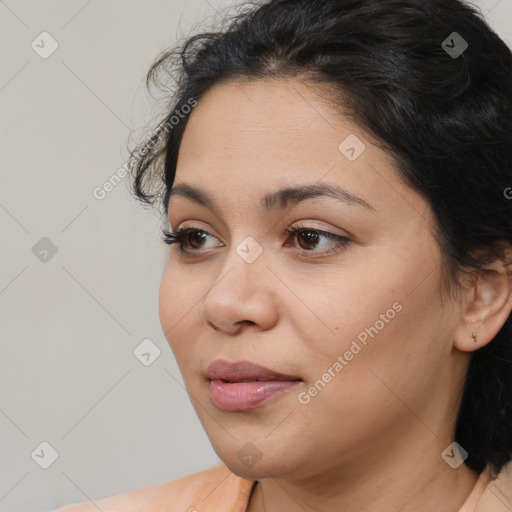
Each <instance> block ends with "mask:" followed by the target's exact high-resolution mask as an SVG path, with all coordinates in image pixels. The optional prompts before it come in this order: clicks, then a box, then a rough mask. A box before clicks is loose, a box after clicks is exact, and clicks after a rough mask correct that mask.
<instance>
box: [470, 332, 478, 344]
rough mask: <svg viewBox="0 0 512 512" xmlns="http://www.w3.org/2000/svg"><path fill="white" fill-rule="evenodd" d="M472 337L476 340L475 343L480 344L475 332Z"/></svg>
mask: <svg viewBox="0 0 512 512" xmlns="http://www.w3.org/2000/svg"><path fill="white" fill-rule="evenodd" d="M471 337H472V338H473V339H474V340H475V343H478V342H477V340H476V333H475V332H474V333H473V334H472V335H471Z"/></svg>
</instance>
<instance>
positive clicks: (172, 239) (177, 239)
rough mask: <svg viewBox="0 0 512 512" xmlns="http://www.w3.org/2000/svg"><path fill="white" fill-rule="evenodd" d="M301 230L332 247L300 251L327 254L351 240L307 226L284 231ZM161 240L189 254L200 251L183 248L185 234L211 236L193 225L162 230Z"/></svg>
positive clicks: (291, 233)
mask: <svg viewBox="0 0 512 512" xmlns="http://www.w3.org/2000/svg"><path fill="white" fill-rule="evenodd" d="M303 232H314V233H317V234H318V235H320V236H324V237H326V238H328V239H330V240H333V241H334V242H335V243H334V248H333V249H332V248H331V249H329V250H324V251H314V250H306V249H296V250H298V251H300V252H305V253H318V254H320V255H322V256H326V255H328V254H333V253H337V252H339V251H341V250H343V249H344V248H345V247H346V246H347V245H348V244H349V243H350V242H351V240H350V239H349V238H347V237H345V236H340V235H335V234H334V233H329V232H327V231H322V230H320V229H314V228H308V227H306V226H292V227H291V228H290V229H287V230H286V233H287V234H288V235H289V236H290V237H293V236H295V235H296V234H298V233H303ZM162 233H163V242H164V243H165V244H167V245H173V244H176V243H177V244H179V246H178V248H179V250H180V252H181V253H182V254H189V253H194V252H200V251H201V249H192V250H190V249H184V248H183V242H184V240H186V238H187V236H188V235H190V234H191V233H204V234H206V235H209V236H213V235H212V234H211V233H208V232H207V231H204V230H203V229H198V228H194V227H184V228H181V229H177V230H176V231H167V230H163V231H162Z"/></svg>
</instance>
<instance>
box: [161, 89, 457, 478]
mask: <svg viewBox="0 0 512 512" xmlns="http://www.w3.org/2000/svg"><path fill="white" fill-rule="evenodd" d="M363 144H364V146H363ZM184 184H186V185H188V186H190V187H194V188H197V189H200V190H201V192H202V194H204V195H205V196H208V197H209V198H210V199H211V201H212V202H213V203H214V204H215V208H214V209H210V207H209V206H205V205H202V204H199V203H198V202H196V201H194V200H192V199H190V198H189V197H185V196H184V195H183V194H175V195H173V196H172V197H171V200H170V203H169V219H170V222H171V226H172V228H173V229H174V230H177V229H180V228H182V227H193V228H194V229H197V230H198V231H200V233H199V234H195V235H194V234H192V235H190V236H189V237H188V238H185V241H184V242H183V248H184V249H185V250H188V251H189V252H188V253H181V252H180V249H179V244H174V245H172V246H171V248H170V255H169V259H168V262H167V265H166V268H165V271H164V274H163V277H162V283H161V289H160V297H159V299H160V318H161V323H162V327H163V330H164V333H165V335H166V337H167V340H168V342H169V344H170V346H171V348H172V351H173V353H174V355H175V357H176V360H177V362H178V365H179V367H180V370H181V372H182V375H183V378H184V381H185V384H186V386H187V390H188V392H189V394H190V396H191V399H192V404H193V406H194V408H195V410H196V412H197V415H198V417H199V419H200V421H201V423H202V425H203V427H204V429H205V431H206V433H207V435H208V437H209V439H210V441H211V443H212V445H213V448H214V450H215V451H216V453H217V454H218V455H219V457H220V458H221V459H222V460H223V461H224V462H225V463H226V464H227V465H228V467H229V468H230V469H231V470H232V471H234V472H235V473H237V474H239V475H240V476H244V477H246V478H250V479H257V478H261V477H264V476H266V475H273V476H275V477H279V476H281V477H290V478H291V477H294V478H307V477H311V476H313V475H317V474H320V473H325V472H327V471H329V472H330V474H331V475H333V474H334V473H332V472H333V471H335V472H336V474H337V475H338V476H339V474H340V473H341V472H343V471H344V468H348V467H350V471H351V475H353V476H357V471H358V468H359V469H360V470H361V472H362V471H364V467H365V466H367V465H369V464H372V465H374V464H382V463H383V461H384V460H386V457H397V458H398V457H401V456H403V457H404V460H405V459H406V458H407V459H410V458H411V450H412V451H414V452H415V454H416V455H417V456H418V457H422V456H423V454H425V453H426V452H427V450H428V452H429V453H430V452H431V451H432V450H438V451H437V452H436V456H440V454H441V452H442V450H443V449H444V448H445V447H446V444H447V443H449V442H450V440H449V439H450V435H451V433H452V427H453V422H454V420H455V416H454V410H455V409H454V408H455V407H456V405H457V399H458V393H459V390H460V382H461V379H462V378H463V376H464V371H465V369H466V366H465V364H466V359H465V358H464V357H462V353H461V352H457V351H456V350H455V349H454V347H453V333H454V328H455V326H456V323H457V322H458V319H459V318H460V313H459V310H458V309H457V304H456V303H454V302H448V303H447V302H444V301H443V300H442V296H441V260H440V256H441V255H440V252H439V248H438V246H437V244H436V242H435V240H434V238H433V235H432V232H433V221H432V219H433V217H432V213H431V210H430V208H429V205H428V203H427V202H426V201H425V200H424V199H423V198H422V197H421V196H420V195H419V194H417V193H416V192H415V191H413V190H412V189H410V188H408V187H407V186H406V185H405V184H403V183H402V182H401V181H400V180H399V178H398V177H397V176H396V174H395V170H394V163H393V161H392V159H391V158H390V157H389V156H388V155H387V154H386V153H385V152H384V151H383V150H381V149H379V148H378V147H376V146H375V145H373V144H372V142H371V140H370V138H369V137H368V136H367V135H365V133H364V132H363V131H362V130H361V129H360V128H359V127H358V126H357V125H355V124H354V123H353V122H351V121H350V120H349V119H348V118H346V117H343V116H341V115H340V114H338V113H335V112H334V111H332V110H331V108H329V107H328V106H327V105H326V104H325V103H324V102H322V101H321V99H320V98H319V97H318V96H317V95H316V94H315V93H314V92H313V91H312V89H310V88H309V86H308V85H306V84H304V83H302V82H300V81H299V80H297V79H294V80H288V81H287V80H279V81H277V80H274V81H253V82H238V83H236V82H229V83H224V84H221V85H218V86H216V87H214V88H212V89H210V90H209V92H208V93H207V94H206V95H205V96H204V97H203V98H201V100H200V101H199V103H198V105H197V106H196V107H195V108H194V110H193V112H192V114H191V117H190V119H189V122H188V125H187V127H186V131H185V134H184V137H183V141H182V144H181V149H180V153H179V160H178V165H177V172H176V180H175V183H174V186H178V185H180V186H181V185H184ZM313 185H315V186H332V187H339V188H343V189H345V191H346V192H348V193H349V194H352V196H355V197H356V198H358V199H354V198H352V199H350V198H349V196H345V198H344V197H341V196H340V197H333V196H330V195H316V196H310V197H308V198H302V200H293V195H289V196H287V197H288V199H289V201H288V202H286V201H285V202H284V203H280V202H279V201H277V200H274V201H267V202H266V203H265V205H264V204H262V203H261V201H260V199H261V198H262V197H263V196H265V195H268V194H275V193H276V192H277V191H279V190H281V189H284V188H288V187H299V186H305V187H309V186H313ZM293 227H301V228H309V232H308V230H304V231H303V232H302V233H300V232H299V233H298V234H294V235H289V234H287V233H286V230H287V229H291V228H293ZM313 230H316V231H313ZM201 231H202V232H206V235H205V234H203V235H201ZM319 231H323V232H327V233H331V234H332V235H336V236H340V237H344V238H343V239H340V240H341V241H339V240H338V241H337V239H335V238H333V239H331V238H329V237H328V236H326V235H324V234H322V233H319ZM344 239H346V241H345V243H343V240H344ZM217 359H223V360H226V361H229V362H236V361H240V360H243V361H250V362H253V363H255V364H258V365H260V366H264V367H267V368H270V369H271V370H273V371H276V372H281V373H284V374H287V375H292V376H294V377H297V378H298V379H300V380H299V381H298V382H295V383H294V384H292V385H290V386H289V387H287V388H286V390H285V391H283V392H281V393H278V394H275V395H273V396H272V397H271V398H268V399H267V400H266V401H263V402H261V403H260V404H259V405H257V406H255V407H252V408H245V409H244V408H243V407H241V408H238V409H237V403H238V404H239V402H236V401H235V402H233V401H231V402H229V403H230V404H231V410H226V408H225V407H219V406H218V402H217V403H216V402H214V401H213V400H212V398H211V394H210V391H209V387H210V383H209V380H208V379H207V377H206V370H207V368H208V366H209V365H210V363H212V362H213V361H215V360H217ZM228 385H229V384H224V388H226V386H228ZM237 386H239V387H240V388H239V389H241V387H243V385H241V384H237ZM252 386H253V387H254V385H252ZM246 388H247V385H246ZM232 389H234V388H232ZM219 395H221V398H222V396H225V395H223V394H222V392H220V391H219V390H218V389H217V395H216V396H219ZM227 409H229V407H227ZM233 409H235V410H233Z"/></svg>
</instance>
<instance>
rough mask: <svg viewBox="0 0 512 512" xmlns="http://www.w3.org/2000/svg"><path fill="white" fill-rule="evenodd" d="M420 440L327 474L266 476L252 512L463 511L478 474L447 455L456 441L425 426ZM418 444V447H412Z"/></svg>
mask: <svg viewBox="0 0 512 512" xmlns="http://www.w3.org/2000/svg"><path fill="white" fill-rule="evenodd" d="M420 431H421V436H420V437H421V438H422V439H423V441H424V443H423V444H418V439H414V440H413V439H407V440H403V442H401V443H400V444H399V445H395V446H394V447H393V450H389V446H390V445H388V446H387V453H385V451H384V447H381V448H380V449H377V450H373V451H372V453H369V454H365V456H364V457H360V458H363V459H364V462H363V463H362V464H361V463H359V464H358V463H357V461H352V462H351V463H350V464H344V465H343V467H337V468H331V469H329V470H328V471H325V472H323V473H322V474H317V475H314V476H311V477H310V478H301V479H281V478H279V479H275V478H271V477H270V475H269V477H268V478H263V479H261V480H260V481H258V483H257V484H256V485H255V487H254V489H253V492H252V495H251V499H250V502H249V507H248V508H247V512H263V511H264V512H277V511H281V510H287V511H289V512H305V511H306V512H313V511H315V512H324V511H325V512H327V511H329V512H331V511H332V510H343V512H362V511H373V510H379V512H397V511H398V510H399V511H400V512H418V511H425V510H435V511H436V512H458V511H459V509H460V508H461V507H462V505H463V504H464V502H465V500H466V499H467V497H468V496H469V494H470V493H471V491H472V489H473V487H474V486H475V484H476V481H477V479H478V476H479V475H478V474H477V473H476V472H475V471H473V470H471V469H469V468H468V467H467V466H466V465H465V464H464V463H462V464H461V465H460V466H459V467H458V468H456V469H453V468H452V467H451V466H449V465H448V464H447V463H446V462H445V461H444V460H443V459H442V458H441V453H442V452H443V451H444V450H445V448H446V447H447V446H448V445H449V444H450V442H449V441H448V442H447V441H443V440H441V439H440V438H435V439H432V437H433V436H432V435H426V434H425V429H424V427H423V428H421V427H420V428H419V429H418V432H417V433H419V432H420ZM411 447H414V450H411Z"/></svg>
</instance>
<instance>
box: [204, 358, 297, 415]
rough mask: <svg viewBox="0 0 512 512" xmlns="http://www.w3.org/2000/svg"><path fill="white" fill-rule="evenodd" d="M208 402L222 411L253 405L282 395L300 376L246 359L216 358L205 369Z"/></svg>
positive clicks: (246, 407) (247, 407)
mask: <svg viewBox="0 0 512 512" xmlns="http://www.w3.org/2000/svg"><path fill="white" fill-rule="evenodd" d="M205 375H206V378H207V379H208V391H209V394H210V398H211V400H212V402H213V403H214V404H215V405H216V406H217V407H218V408H219V409H222V410H223V411H228V412H235V411H245V410H248V409H253V408H255V407H258V406H259V405H262V404H263V403H265V402H267V401H269V400H270V399H272V398H274V397H277V396H282V394H283V393H285V392H287V391H290V390H291V388H293V387H295V386H296V385H298V384H299V383H300V382H303V380H302V379H301V378H300V377H298V376H296V375H288V374H285V373H282V372H278V371H276V370H272V369H269V368H266V367H264V366H260V365H257V364H254V363H251V362H250V361H237V362H234V363H231V362H228V361H225V360H221V359H217V360H216V361H214V362H213V363H212V364H211V365H210V366H209V367H208V369H207V370H206V374H205Z"/></svg>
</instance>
